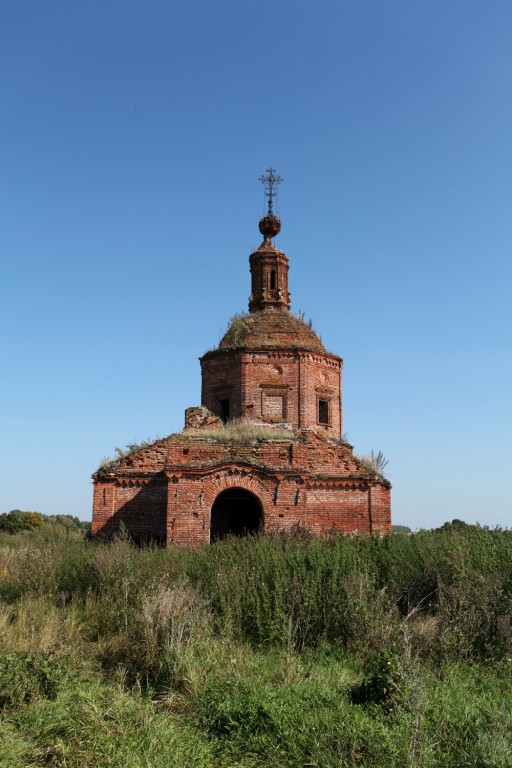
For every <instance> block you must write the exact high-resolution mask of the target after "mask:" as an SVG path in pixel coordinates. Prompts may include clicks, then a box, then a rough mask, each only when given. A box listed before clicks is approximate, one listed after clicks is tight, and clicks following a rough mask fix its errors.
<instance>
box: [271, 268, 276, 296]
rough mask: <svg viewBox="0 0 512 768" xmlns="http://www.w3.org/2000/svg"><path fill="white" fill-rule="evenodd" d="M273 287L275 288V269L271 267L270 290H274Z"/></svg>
mask: <svg viewBox="0 0 512 768" xmlns="http://www.w3.org/2000/svg"><path fill="white" fill-rule="evenodd" d="M275 289H276V271H275V269H273V270H271V272H270V290H271V291H275Z"/></svg>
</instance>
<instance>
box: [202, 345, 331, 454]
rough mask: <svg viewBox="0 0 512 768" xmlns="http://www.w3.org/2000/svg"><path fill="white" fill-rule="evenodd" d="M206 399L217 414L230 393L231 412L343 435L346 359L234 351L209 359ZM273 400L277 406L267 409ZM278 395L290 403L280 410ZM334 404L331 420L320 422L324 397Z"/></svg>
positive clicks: (205, 370) (205, 365) (293, 352)
mask: <svg viewBox="0 0 512 768" xmlns="http://www.w3.org/2000/svg"><path fill="white" fill-rule="evenodd" d="M201 364H202V381H203V385H202V395H201V403H202V405H203V406H206V408H208V409H209V410H210V411H212V413H214V414H216V415H217V416H220V415H221V411H220V403H219V400H221V399H224V398H227V397H229V400H230V416H231V417H243V418H247V419H254V420H263V421H273V422H275V421H283V422H288V423H290V424H291V425H292V426H293V427H294V428H295V429H303V428H306V429H314V430H319V429H320V430H322V431H323V432H326V433H327V434H328V435H330V436H332V437H334V438H337V439H340V438H341V434H342V427H343V425H342V414H341V367H342V361H341V360H340V359H339V358H336V357H334V356H324V355H319V354H315V353H311V352H306V351H301V350H290V351H285V350H282V349H281V350H277V349H276V350H272V349H269V350H261V349H260V350H254V351H249V350H232V351H231V350H230V351H219V352H217V353H213V354H211V353H210V354H209V355H208V357H207V358H203V360H202V361H201ZM267 398H270V401H271V402H272V404H273V409H272V407H269V406H267V407H265V403H266V402H268V400H267ZM276 398H281V399H282V401H283V404H284V410H283V415H282V417H279V415H278V414H277V412H276V411H277V408H276V405H277V404H276ZM319 398H322V399H325V400H327V401H328V402H329V423H328V424H319V423H318V400H319ZM272 410H273V411H274V412H273V413H272Z"/></svg>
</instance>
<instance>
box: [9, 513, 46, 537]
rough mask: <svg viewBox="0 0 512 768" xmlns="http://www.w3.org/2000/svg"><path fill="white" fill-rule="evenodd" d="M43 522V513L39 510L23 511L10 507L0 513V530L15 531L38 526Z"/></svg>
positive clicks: (28, 529)
mask: <svg viewBox="0 0 512 768" xmlns="http://www.w3.org/2000/svg"><path fill="white" fill-rule="evenodd" d="M42 523H43V515H40V514H39V512H23V511H22V510H21V509H11V511H10V512H5V513H4V514H2V515H0V531H7V532H8V533H17V532H18V531H30V530H33V529H34V528H38V527H39V526H40V525H42Z"/></svg>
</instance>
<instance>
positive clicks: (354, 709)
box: [0, 523, 512, 768]
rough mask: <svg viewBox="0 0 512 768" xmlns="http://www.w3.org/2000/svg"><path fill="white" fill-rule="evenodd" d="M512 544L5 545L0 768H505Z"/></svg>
mask: <svg viewBox="0 0 512 768" xmlns="http://www.w3.org/2000/svg"><path fill="white" fill-rule="evenodd" d="M511 659H512V533H511V532H510V531H500V530H496V531H494V530H486V529H482V528H478V527H474V526H464V525H447V526H445V527H444V528H443V529H441V530H438V531H423V532H420V533H417V534H412V535H408V534H395V535H391V536H388V537H386V538H384V539H379V538H374V537H363V538H351V537H342V536H336V537H332V538H329V539H325V540H319V539H314V538H312V537H310V536H309V535H307V534H306V533H305V532H301V531H298V532H297V533H296V534H295V535H294V536H288V537H285V536H274V537H270V538H266V539H257V538H248V539H232V540H227V541H224V542H221V543H219V544H215V545H213V546H209V547H204V548H202V549H199V550H195V551H179V550H176V551H172V550H170V551H169V550H163V549H159V548H156V547H146V548H137V547H135V546H133V545H132V544H131V543H130V542H129V541H126V540H118V541H115V542H113V543H111V544H100V543H94V542H91V541H88V540H87V538H86V537H85V534H84V531H81V530H78V529H74V528H72V527H69V526H64V525H59V524H55V523H54V524H52V525H48V524H43V525H40V526H39V527H38V528H37V529H34V530H31V531H23V532H19V533H16V534H13V535H10V534H0V766H2V768H4V767H5V768H21V766H42V765H51V766H62V768H85V767H86V766H87V767H90V768H93V767H94V768H99V767H101V766H112V768H117V767H119V768H121V767H122V768H139V767H140V768H163V767H164V766H165V767H166V768H168V766H173V767H174V768H180V767H181V766H183V767H185V766H187V768H188V767H189V766H197V768H203V767H204V768H206V767H207V766H208V767H211V768H223V767H224V766H226V767H228V766H229V767H230V768H231V767H233V768H234V767H235V766H237V767H240V768H251V767H253V766H254V767H256V766H258V767H261V768H263V767H265V768H266V767H267V766H268V767H270V766H276V768H281V767H282V768H285V767H286V768H292V767H293V768H296V767H297V768H298V767H299V766H300V767H301V768H302V767H304V768H306V766H308V767H311V766H315V767H317V768H334V767H335V766H336V767H339V766H368V767H370V766H372V767H373V766H375V768H377V767H378V768H381V767H382V768H388V767H389V768H391V767H393V768H399V767H400V768H403V767H404V766H418V767H421V768H427V767H428V768H430V767H432V768H438V766H450V767H451V766H453V768H464V767H465V766H467V767H468V768H510V766H512V737H511V735H512V686H511V679H512V677H511V676H512V660H511Z"/></svg>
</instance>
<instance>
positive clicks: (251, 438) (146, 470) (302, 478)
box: [92, 168, 391, 547]
mask: <svg viewBox="0 0 512 768" xmlns="http://www.w3.org/2000/svg"><path fill="white" fill-rule="evenodd" d="M262 181H264V182H265V183H266V188H267V191H266V195H267V198H268V213H267V215H265V216H264V217H263V218H262V219H261V220H260V222H259V229H260V232H261V234H262V235H263V242H262V243H261V245H260V246H259V248H257V249H256V250H255V251H254V252H253V253H251V255H250V257H249V262H250V272H251V295H250V298H249V313H248V314H247V315H241V316H236V317H235V318H234V319H233V320H232V321H231V324H230V326H229V328H228V330H227V332H226V333H225V335H224V337H223V338H222V339H221V341H220V343H219V346H218V347H217V348H216V349H214V350H213V351H210V352H207V353H206V354H205V355H203V357H202V358H201V359H200V362H201V373H202V392H201V406H200V407H193V408H188V409H187V410H186V412H185V428H184V430H183V432H181V433H179V434H172V435H170V436H169V437H166V438H164V439H162V440H157V441H156V442H154V443H153V444H151V445H145V446H144V447H141V448H139V449H137V450H134V451H132V452H130V453H129V454H128V455H126V456H124V457H122V458H119V459H117V460H116V461H111V462H107V463H106V464H104V465H103V466H102V467H100V469H99V470H98V471H97V472H96V473H95V474H94V475H93V481H94V502H93V521H92V532H93V534H94V535H112V534H114V533H115V532H116V531H119V530H120V528H121V526H124V528H125V529H127V530H128V532H129V533H130V535H131V536H132V537H133V538H134V539H135V540H136V541H143V540H149V539H152V540H156V541H159V542H161V543H163V544H166V545H167V546H178V547H188V546H197V545H200V544H205V543H208V542H213V541H216V540H218V539H221V538H223V537H225V536H227V535H230V534H231V535H244V534H251V533H256V532H261V533H268V532H271V531H276V530H290V529H294V528H295V527H297V526H302V527H305V528H308V529H310V530H311V531H313V532H315V533H318V534H322V533H327V532H329V531H332V530H337V531H343V532H347V533H353V532H358V533H377V532H378V533H387V532H389V531H390V530H391V512H390V488H391V486H390V483H389V482H388V481H387V480H386V479H385V478H384V477H383V476H382V475H381V474H380V473H379V472H377V471H375V469H374V468H372V467H371V466H369V465H368V464H367V463H365V462H363V461H361V460H360V459H358V458H357V457H356V456H354V453H353V449H352V446H351V445H349V444H348V443H346V442H344V441H343V438H342V434H343V432H342V427H343V422H342V408H341V372H342V365H343V361H342V359H341V358H340V357H337V356H336V355H333V354H331V353H329V352H327V351H326V349H325V347H324V346H323V344H322V342H321V340H320V339H319V337H318V336H317V335H316V333H315V332H314V331H313V330H312V328H311V327H310V326H309V325H307V324H306V323H304V322H303V321H302V320H301V319H299V318H297V317H296V316H294V315H293V314H291V312H290V294H289V292H288V267H289V264H288V258H287V257H286V256H285V254H284V253H283V252H282V251H280V250H278V249H277V248H276V247H275V245H274V243H273V238H275V237H276V235H278V234H279V232H280V229H281V222H280V220H279V219H278V218H277V216H276V215H275V214H274V213H273V207H272V202H273V197H274V196H275V190H276V184H277V183H278V182H279V181H280V179H279V177H276V176H275V175H274V171H273V169H271V168H270V169H269V170H268V172H267V176H265V177H263V178H262Z"/></svg>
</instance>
